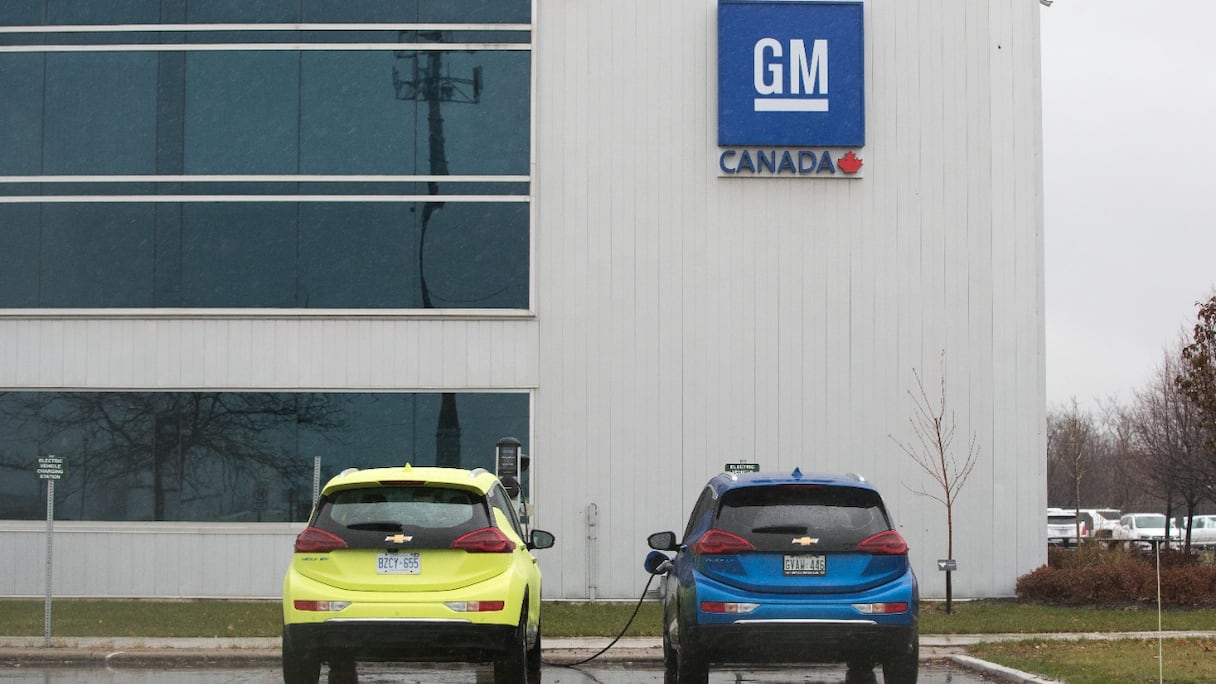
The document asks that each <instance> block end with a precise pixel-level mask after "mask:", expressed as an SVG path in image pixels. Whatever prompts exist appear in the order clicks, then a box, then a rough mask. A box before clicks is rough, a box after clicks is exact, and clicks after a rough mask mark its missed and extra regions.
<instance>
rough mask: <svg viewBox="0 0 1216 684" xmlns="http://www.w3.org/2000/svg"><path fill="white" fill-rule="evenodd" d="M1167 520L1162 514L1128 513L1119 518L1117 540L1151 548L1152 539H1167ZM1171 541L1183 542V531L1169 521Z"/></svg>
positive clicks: (1116, 531)
mask: <svg viewBox="0 0 1216 684" xmlns="http://www.w3.org/2000/svg"><path fill="white" fill-rule="evenodd" d="M1166 524H1167V521H1166V518H1165V516H1164V515H1161V514H1160V513H1128V514H1127V515H1124V516H1123V517H1122V518H1119V527H1118V528H1116V529H1115V531H1114V536H1113V537H1112V538H1113V539H1115V540H1119V541H1125V542H1140V544H1139V545H1140V546H1142V547H1146V548H1147V547H1149V546H1150V544H1148V543H1146V542H1147V540H1150V539H1165V530H1166ZM1168 524H1169V535H1170V540H1171V541H1182V530H1180V529H1178V528H1177V527H1175V526H1174V522H1173V521H1172V520H1170V521H1168Z"/></svg>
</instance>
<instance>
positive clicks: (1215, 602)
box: [1016, 544, 1216, 607]
mask: <svg viewBox="0 0 1216 684" xmlns="http://www.w3.org/2000/svg"><path fill="white" fill-rule="evenodd" d="M1016 592H1017V597H1018V599H1019V600H1021V601H1029V602H1035V603H1051V604H1057V605H1127V604H1155V603H1156V602H1157V566H1156V554H1154V553H1152V552H1143V551H1124V550H1122V549H1105V548H1100V547H1099V546H1098V545H1094V544H1087V545H1083V546H1082V547H1081V548H1080V549H1076V550H1074V551H1066V550H1057V549H1049V550H1048V554H1047V564H1046V565H1044V566H1042V567H1040V568H1037V569H1036V570H1033V571H1031V572H1030V573H1027V574H1025V575H1022V576H1021V577H1019V578H1018V581H1017V585H1016ZM1161 601H1162V603H1163V604H1164V605H1168V606H1188V607H1195V606H1216V567H1213V566H1212V565H1210V564H1206V563H1202V562H1199V561H1198V559H1197V557H1196V556H1193V555H1188V554H1184V553H1182V552H1180V551H1174V550H1162V552H1161Z"/></svg>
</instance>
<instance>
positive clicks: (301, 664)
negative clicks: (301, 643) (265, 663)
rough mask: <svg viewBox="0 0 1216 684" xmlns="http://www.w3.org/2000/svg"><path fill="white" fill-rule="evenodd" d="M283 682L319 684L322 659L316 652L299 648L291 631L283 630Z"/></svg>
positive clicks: (288, 683)
mask: <svg viewBox="0 0 1216 684" xmlns="http://www.w3.org/2000/svg"><path fill="white" fill-rule="evenodd" d="M282 657H283V684H317V682H319V681H321V660H320V658H318V657H317V656H316V654H315V653H310V652H308V651H306V650H304V649H302V648H297V647H296V646H295V645H294V644H293V643H292V641H291V637H290V633H289V632H288V631H287V630H286V629H284V630H283V653H282Z"/></svg>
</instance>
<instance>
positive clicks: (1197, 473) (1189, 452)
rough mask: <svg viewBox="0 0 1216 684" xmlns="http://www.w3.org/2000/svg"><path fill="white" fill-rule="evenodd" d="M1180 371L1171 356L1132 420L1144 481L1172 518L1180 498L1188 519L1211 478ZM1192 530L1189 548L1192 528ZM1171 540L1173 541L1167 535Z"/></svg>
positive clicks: (1139, 394) (1142, 395)
mask: <svg viewBox="0 0 1216 684" xmlns="http://www.w3.org/2000/svg"><path fill="white" fill-rule="evenodd" d="M1179 372H1180V368H1179V361H1178V360H1177V357H1176V356H1174V355H1172V354H1166V356H1165V359H1164V360H1163V361H1162V363H1161V366H1160V367H1159V368H1158V370H1157V373H1156V375H1155V377H1154V380H1153V382H1152V383H1151V384H1150V385H1149V386H1148V387H1147V389H1145V390H1144V391H1142V392H1137V394H1136V397H1137V408H1136V411H1135V414H1134V419H1133V420H1134V426H1135V430H1136V436H1137V442H1138V444H1139V446H1140V447H1141V449H1142V452H1143V460H1142V463H1143V467H1142V469H1141V472H1142V477H1143V481H1144V482H1145V483H1146V484H1147V485H1149V486H1150V487H1152V488H1154V489H1155V490H1156V491H1157V492H1159V493H1160V494H1161V495H1162V498H1163V500H1164V501H1165V515H1166V517H1167V518H1170V517H1172V515H1173V510H1172V509H1173V505H1174V501H1175V500H1176V499H1181V501H1182V503H1183V504H1184V506H1185V508H1186V517H1187V519H1188V521H1189V520H1190V518H1191V517H1192V516H1194V515H1195V511H1196V508H1198V506H1199V502H1200V501H1202V500H1203V498H1204V497H1205V496H1206V495H1207V492H1208V483H1209V482H1210V480H1209V477H1208V474H1207V472H1206V468H1205V463H1204V460H1205V456H1206V450H1205V449H1204V445H1203V439H1202V436H1201V433H1200V430H1199V421H1198V419H1197V411H1196V409H1195V406H1194V404H1192V403H1191V401H1190V400H1189V399H1187V397H1186V395H1185V394H1183V392H1182V391H1181V390H1180V389H1179V387H1178V384H1177V383H1176V382H1175V378H1177V377H1178V375H1179ZM1187 528H1188V529H1187V535H1186V542H1185V547H1186V548H1189V547H1190V529H1189V528H1190V525H1189V524H1188V525H1187ZM1166 539H1167V543H1168V540H1169V535H1168V533H1167V535H1166Z"/></svg>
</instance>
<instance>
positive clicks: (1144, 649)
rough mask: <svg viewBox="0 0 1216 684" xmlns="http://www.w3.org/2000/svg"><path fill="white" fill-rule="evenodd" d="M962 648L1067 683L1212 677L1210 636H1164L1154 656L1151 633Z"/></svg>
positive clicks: (1215, 668)
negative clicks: (1147, 637) (1144, 637)
mask: <svg viewBox="0 0 1216 684" xmlns="http://www.w3.org/2000/svg"><path fill="white" fill-rule="evenodd" d="M967 652H968V653H969V654H970V655H972V656H975V657H976V658H981V659H983V660H988V661H991V662H994V663H1000V664H1001V665H1005V666H1007V667H1013V668H1016V669H1018V670H1022V671H1023V672H1033V673H1035V674H1037V675H1041V676H1045V677H1048V678H1051V679H1056V680H1059V681H1063V682H1068V684H1108V683H1109V682H1121V683H1123V682H1126V683H1128V684H1134V683H1135V682H1157V681H1158V677H1159V676H1160V675H1161V674H1162V672H1164V681H1167V682H1171V683H1180V682H1194V683H1196V684H1198V683H1199V682H1205V683H1206V682H1216V657H1214V655H1216V640H1212V639H1166V640H1164V642H1163V643H1162V645H1161V654H1162V656H1163V657H1162V658H1161V659H1160V660H1158V658H1157V653H1158V645H1157V640H1156V639H1150V640H1140V639H1119V640H1117V641H1068V642H1059V641H1043V640H1030V641H1017V642H1006V643H987V644H979V645H976V646H973V647H971V648H969V649H967Z"/></svg>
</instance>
